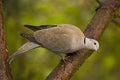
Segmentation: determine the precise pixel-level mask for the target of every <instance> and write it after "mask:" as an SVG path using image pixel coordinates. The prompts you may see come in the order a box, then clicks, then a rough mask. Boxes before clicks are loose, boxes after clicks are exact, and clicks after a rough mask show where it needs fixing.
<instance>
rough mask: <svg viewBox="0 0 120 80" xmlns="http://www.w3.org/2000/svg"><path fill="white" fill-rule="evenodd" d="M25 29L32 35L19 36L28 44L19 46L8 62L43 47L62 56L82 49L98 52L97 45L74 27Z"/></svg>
mask: <svg viewBox="0 0 120 80" xmlns="http://www.w3.org/2000/svg"><path fill="white" fill-rule="evenodd" d="M25 27H27V28H29V29H31V30H33V31H34V33H33V34H26V33H22V34H21V36H22V37H24V38H26V39H28V40H29V42H27V43H25V44H24V45H23V46H21V47H20V48H19V49H18V50H17V51H16V52H15V53H14V54H13V55H12V56H10V57H9V59H8V61H9V62H11V61H12V60H13V58H14V57H15V56H16V55H18V54H22V53H24V52H26V51H29V50H31V49H33V48H36V47H44V48H46V49H49V50H50V51H52V52H54V53H56V54H57V55H59V56H62V55H61V53H66V54H67V53H72V52H75V51H78V50H80V49H82V48H86V49H92V50H98V48H99V43H98V42H97V41H96V40H94V39H90V38H86V37H85V35H84V34H83V32H82V31H81V30H80V29H79V28H78V27H76V26H74V25H70V24H58V25H41V26H31V25H25Z"/></svg>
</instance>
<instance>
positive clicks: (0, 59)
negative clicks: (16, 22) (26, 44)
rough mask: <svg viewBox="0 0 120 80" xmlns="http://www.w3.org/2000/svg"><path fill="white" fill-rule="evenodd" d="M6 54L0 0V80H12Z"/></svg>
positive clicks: (0, 1) (0, 0)
mask: <svg viewBox="0 0 120 80" xmlns="http://www.w3.org/2000/svg"><path fill="white" fill-rule="evenodd" d="M7 53H8V52H7V47H6V41H5V31H4V23H3V13H2V0H0V80H12V77H11V73H10V68H9V64H8V63H7V62H6V60H7V58H8V54H7Z"/></svg>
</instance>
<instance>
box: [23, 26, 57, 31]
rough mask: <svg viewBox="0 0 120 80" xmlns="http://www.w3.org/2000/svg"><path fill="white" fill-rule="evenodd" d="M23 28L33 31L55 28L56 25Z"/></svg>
mask: <svg viewBox="0 0 120 80" xmlns="http://www.w3.org/2000/svg"><path fill="white" fill-rule="evenodd" d="M24 26H25V27H27V28H29V29H31V30H33V31H37V30H42V29H48V28H52V27H57V25H40V26H32V25H24Z"/></svg>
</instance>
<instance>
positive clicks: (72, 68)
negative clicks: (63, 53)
mask: <svg viewBox="0 0 120 80" xmlns="http://www.w3.org/2000/svg"><path fill="white" fill-rule="evenodd" d="M119 7H120V0H104V2H102V5H101V6H100V8H99V9H98V10H97V12H96V14H95V15H94V17H93V19H92V20H91V22H90V23H89V24H88V26H87V28H86V30H85V31H84V34H85V35H86V36H87V37H94V38H95V39H97V40H99V38H100V37H101V35H102V34H103V32H104V30H105V28H107V25H108V23H109V22H110V21H111V20H112V17H113V15H114V13H115V10H116V9H117V8H119ZM92 53H93V51H91V50H85V49H84V50H83V49H82V50H80V51H78V52H75V53H73V54H71V56H70V58H69V59H70V60H71V61H72V63H70V62H66V63H65V64H64V62H63V61H61V62H60V63H59V64H58V65H57V67H56V68H55V69H54V70H53V71H52V72H51V73H50V75H49V76H48V77H47V78H46V80H69V79H70V78H71V76H72V75H73V74H74V73H75V72H76V71H77V70H78V69H79V67H80V66H81V65H82V64H83V63H84V61H85V60H86V59H87V58H88V57H89V56H90V55H91V54H92ZM64 65H65V68H64Z"/></svg>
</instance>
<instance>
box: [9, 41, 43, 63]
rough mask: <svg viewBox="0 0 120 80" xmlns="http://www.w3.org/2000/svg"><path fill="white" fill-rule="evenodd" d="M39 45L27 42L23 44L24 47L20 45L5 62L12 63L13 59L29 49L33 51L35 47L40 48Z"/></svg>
mask: <svg viewBox="0 0 120 80" xmlns="http://www.w3.org/2000/svg"><path fill="white" fill-rule="evenodd" d="M40 46H41V45H39V44H36V43H34V42H27V43H25V44H24V45H22V46H21V47H20V48H19V49H18V50H17V51H16V52H15V53H13V54H12V55H11V56H10V57H9V58H8V59H7V61H8V62H9V64H10V63H11V62H12V61H13V59H14V58H15V57H16V56H18V55H20V54H23V53H25V52H27V51H29V50H31V49H34V48H37V47H40Z"/></svg>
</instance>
